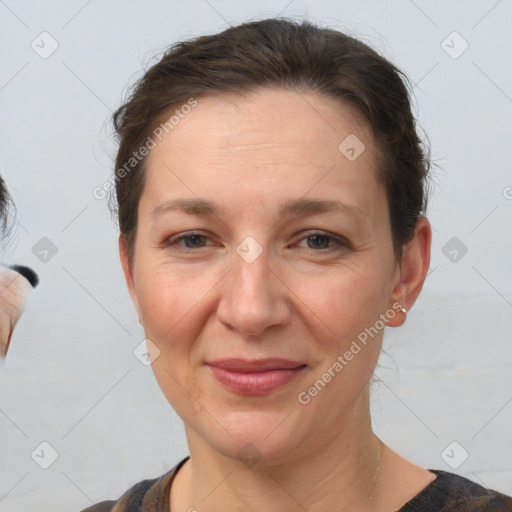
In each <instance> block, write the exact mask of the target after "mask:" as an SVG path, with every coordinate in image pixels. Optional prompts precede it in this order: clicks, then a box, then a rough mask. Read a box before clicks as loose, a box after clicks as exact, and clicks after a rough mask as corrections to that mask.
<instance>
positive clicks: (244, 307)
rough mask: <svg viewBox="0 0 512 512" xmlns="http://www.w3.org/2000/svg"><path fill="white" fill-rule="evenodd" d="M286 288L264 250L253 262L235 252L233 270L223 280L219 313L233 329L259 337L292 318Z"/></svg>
mask: <svg viewBox="0 0 512 512" xmlns="http://www.w3.org/2000/svg"><path fill="white" fill-rule="evenodd" d="M287 290H288V289H287V287H286V286H285V285H284V284H283V282H282V280H281V279H280V278H279V276H278V275H277V273H276V272H274V271H273V270H272V269H271V268H270V266H269V261H268V259H267V257H266V254H265V252H263V253H262V254H261V255H260V256H259V257H258V258H257V259H256V260H254V261H252V262H248V261H246V260H244V258H242V257H240V256H239V255H238V254H236V253H235V254H234V256H233V269H232V270H231V272H229V274H228V275H227V276H226V279H225V280H223V288H222V297H221V299H220V301H219V305H218V308H217V316H218V318H219V320H220V321H221V322H222V323H223V324H224V325H225V326H227V327H228V328H229V329H231V330H236V331H238V332H239V333H240V334H242V335H244V336H260V335H262V334H263V333H264V332H265V330H266V329H268V328H270V327H275V326H283V325H286V324H287V323H288V322H289V321H290V319H291V310H290V306H289V301H288V300H287Z"/></svg>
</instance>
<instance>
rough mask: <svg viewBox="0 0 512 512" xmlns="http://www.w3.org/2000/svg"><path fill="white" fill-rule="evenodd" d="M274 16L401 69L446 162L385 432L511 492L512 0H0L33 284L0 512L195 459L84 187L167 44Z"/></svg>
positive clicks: (415, 452)
mask: <svg viewBox="0 0 512 512" xmlns="http://www.w3.org/2000/svg"><path fill="white" fill-rule="evenodd" d="M278 13H280V14H281V15H286V16H290V17H308V18H311V19H312V20H314V21H317V22H319V23H322V24H324V25H330V26H332V27H335V28H340V29H344V30H347V31H349V32H350V33H352V34H354V35H356V36H359V37H360V38H362V39H363V40H364V41H365V42H367V43H369V44H371V45H372V46H374V47H376V48H377V49H378V50H380V51H381V52H383V53H384V55H386V56H387V57H389V58H390V59H392V60H393V61H394V62H395V63H396V64H397V65H398V66H400V67H401V68H403V69H404V71H405V72H406V73H407V74H408V75H409V77H410V78H411V80H412V81H413V82H414V83H415V84H416V87H415V94H416V98H417V112H418V117H419V119H420V122H421V123H422V125H423V126H424V128H425V130H426V131H427V133H428V134H429V137H430V140H431V143H432V149H433V157H434V159H435V160H436V161H437V163H438V164H439V165H440V166H441V169H440V170H436V176H437V178H436V188H435V192H434V196H433V199H432V201H431V206H430V211H429V217H430V219H431V222H432V224H433V227H434V240H433V248H432V264H431V273H430V274H429V277H428V279H427V281H426V284H425V288H424V290H423V292H422V295H421V296H420V299H419V300H418V302H417V303H416V305H415V307H414V308H413V309H412V311H411V312H410V313H409V316H408V320H407V323H406V324H405V326H404V327H401V328H399V329H391V330H388V331H387V332H386V336H385V347H386V353H387V355H384V356H383V357H382V359H381V362H380V368H379V369H378V370H377V374H378V376H379V377H380V379H381V382H380V383H379V384H376V385H375V387H374V394H373V404H372V405H373V410H374V422H375V427H376V430H377V432H378V434H379V435H380V436H381V437H382V439H383V440H384V441H385V442H387V443H388V444H389V445H391V446H392V447H393V448H395V449H396V450H398V451H399V452H400V453H402V454H403V455H404V456H406V457H409V458H410V459H412V460H413V461H415V462H416V463H418V464H421V465H424V466H426V467H430V468H439V469H444V470H448V471H455V472H458V473H460V474H462V475H465V476H467V477H469V478H470V479H472V480H475V481H477V482H480V483H483V484H484V485H486V486H488V487H493V488H495V489H498V490H501V491H502V492H505V493H509V494H512V457H511V455H512V442H511V436H510V431H511V428H510V425H511V420H512V403H511V402H512V385H511V384H512V371H511V370H512V346H511V340H512V314H511V313H512V310H511V308H512V266H511V264H510V262H511V254H512V236H511V235H512V223H511V220H512V188H511V187H512V172H511V164H510V162H511V161H512V144H511V142H512V141H511V140H510V134H511V128H512V51H511V50H512V32H511V31H510V26H511V21H512V3H511V1H510V0H508V1H507V0H502V1H495V0H489V1H487V0H485V1H484V0H482V1H468V0H464V1H450V2H446V1H424V0H423V1H420V0H415V1H414V2H413V1H412V0H410V1H407V0H401V1H389V0H388V1H386V2H377V1H359V2H356V1H340V0H333V1H329V0H315V1H313V0H309V1H306V0H295V1H292V2H290V1H289V0H271V1H270V0H263V1H262V0H258V1H254V0H251V1H245V2H235V1H234V0H208V1H206V0H189V1H187V2H185V1H178V0H173V1H165V2H164V1H157V0H145V1H142V0H140V1H133V0H122V1H121V0H110V1H100V0H92V1H89V2H88V1H86V0H73V1H69V0H67V1H28V0H27V1H23V0H5V2H4V1H2V2H0V116H1V117H0V172H1V174H2V175H3V176H4V177H5V178H6V180H7V182H8V185H9V187H10V190H11V192H12V193H13V196H14V198H15V201H16V204H17V206H18V211H19V216H18V220H19V226H18V229H17V232H16V235H15V237H14V240H13V241H12V242H11V244H10V245H9V246H8V247H7V248H5V249H4V260H7V261H17V262H19V263H24V264H28V265H31V266H33V267H34V268H35V269H36V270H37V272H38V273H39V274H40V276H41V281H42V282H41V285H40V288H39V289H37V291H36V292H35V293H34V294H33V296H32V297H31V300H30V302H29V304H28V307H27V310H26V313H25V315H24V317H23V318H22V320H21V322H20V324H19V326H18V328H17V331H16V333H15V335H14V337H13V340H12V348H11V350H10V353H9V355H8V358H7V360H6V361H5V363H4V364H3V365H1V366H0V511H9V512H18V511H20V512H21V511H26V510H31V509H34V508H35V506H36V505H40V507H39V508H43V509H44V508H45V509H47V510H48V509H49V506H50V505H51V509H52V510H54V511H55V512H61V511H62V512H64V511H70V510H76V509H80V508H82V507H85V506H87V505H89V504H90V503H91V501H92V502H96V501H98V500H101V499H106V498H116V497H118V496H119V495H120V494H121V493H122V492H123V491H124V490H126V489H127V488H128V487H129V486H130V485H132V484H133V483H135V482H136V481H139V480H141V479H143V478H149V477H155V476H158V475H160V474H162V473H163V472H164V471H166V470H168V469H169V468H170V467H172V466H173V465H174V464H175V463H177V462H178V461H179V460H180V459H181V458H182V457H184V456H185V455H187V454H188V450H187V446H186V443H185V438H184V432H183V427H182V423H181V420H180V419H179V417H178V416H177V415H176V414H175V413H174V412H173V411H172V410H171V408H170V406H169V405H168V404H167V402H166V400H165V398H164V397H163V395H162V394H161V392H160V390H159V389H158V387H157V385H156V383H155V381H154V378H153V376H152V373H151V369H150V368H147V367H144V366H143V365H142V364H141V363H139V361H138V360H137V359H136V358H135V357H134V355H133V353H132V351H133V349H134V348H135V347H136V346H137V345H138V344H139V343H140V341H141V340H142V339H143V337H144V336H143V331H142V329H141V327H140V325H139V324H138V322H137V319H136V316H135V313H134V310H133V308H132V305H131V303H130V301H129V296H128V293H127V292H126V290H125V285H124V282H123V278H122V273H121V267H120V265H119V263H118V255H117V245H116V229H115V226H114V225H113V223H112V222H111V220H110V217H109V214H108V212H107V209H106V205H105V201H99V200H97V199H95V198H94V197H93V193H92V191H93V189H94V188H95V187H97V186H99V185H101V184H102V183H104V182H105V180H107V179H108V177H109V176H110V172H111V168H112V161H111V157H112V155H113V151H114V145H113V141H112V139H111V135H110V131H109V124H108V123H109V121H108V117H109V115H110V113H111V110H113V109H115V108H116V107H117V106H118V105H119V104H120V102H121V100H122V97H123V96H122V94H123V92H124V91H125V90H126V87H127V84H128V83H131V82H132V81H133V80H134V79H135V78H137V77H138V76H140V73H141V69H142V68H143V66H145V65H147V64H148V63H149V62H151V58H152V57H154V56H155V55H157V54H158V51H160V50H162V49H163V48H164V47H165V46H166V45H168V44H170V43H171V42H174V41H177V40H182V39H186V38H189V37H192V36H195V35H199V34H203V33H213V32H216V31H218V30H220V29H223V28H225V27H227V23H228V22H229V23H230V24H236V23H238V22H241V21H245V20H248V19H258V18H263V17H267V16H272V15H276V14H278ZM43 31H47V32H48V33H49V34H51V37H52V38H54V39H55V40H56V41H57V43H58V48H57V49H56V51H55V52H54V53H53V54H52V55H50V56H49V57H48V58H46V59H43V58H42V57H41V56H40V55H39V54H38V53H37V52H36V51H34V49H33V48H32V47H31V43H32V41H35V42H34V46H35V45H38V46H36V48H37V50H38V51H39V52H40V53H44V52H45V51H46V52H49V51H50V50H51V49H52V46H51V45H52V44H54V43H52V41H51V40H50V39H49V38H48V36H41V37H43V38H44V37H47V39H44V40H43V41H41V37H38V36H39V34H40V33H41V32H43ZM454 31H456V32H458V33H459V34H460V36H457V35H455V36H454V35H451V36H450V37H448V36H449V35H450V34H452V32H454ZM447 37H448V39H446V38H447ZM461 38H463V39H461ZM444 40H446V42H445V43H444V45H443V43H442V42H443V41H444ZM464 40H465V41H467V44H469V47H468V48H467V50H466V51H465V52H464V53H462V54H461V55H460V56H458V57H457V58H453V57H456V56H457V54H458V53H459V52H460V51H461V50H462V49H463V48H464V45H465V43H464ZM443 46H444V48H443ZM445 50H447V51H445ZM447 52H448V53H447ZM450 53H451V56H450ZM43 237H47V238H48V239H49V240H51V242H52V243H53V244H54V245H55V247H56V249H57V253H56V254H55V255H54V256H53V257H51V258H49V260H48V261H47V262H44V261H40V259H39V258H38V257H36V255H35V254H34V253H33V248H34V246H36V247H39V246H38V245H37V244H44V243H47V242H41V239H42V238H43ZM453 237H455V241H452V242H449V241H450V240H451V239H452V238H453ZM451 243H454V244H455V245H454V246H453V247H452V246H451V245H448V246H447V245H446V244H451ZM462 244H463V245H464V246H465V247H466V248H467V253H466V254H465V255H464V256H461V254H462V253H461V251H460V247H462ZM454 248H455V250H456V251H458V254H459V259H458V261H455V262H454V261H452V260H451V259H450V258H453V255H454V254H455V253H453V252H452V253H451V254H450V251H453V250H454ZM36 252H37V251H36ZM453 441H456V442H457V443H459V444H458V445H456V446H455V448H454V449H453V451H452V448H453V446H452V447H450V448H449V449H448V451H447V452H445V453H447V454H448V457H446V456H445V457H444V459H443V457H442V456H441V453H442V452H443V450H445V448H446V447H447V446H449V445H450V443H452V442H453ZM41 442H47V443H49V444H50V445H51V446H52V447H53V449H54V450H56V451H57V452H58V458H57V460H55V462H54V463H53V464H51V465H50V467H49V468H48V469H42V468H41V467H40V466H39V465H38V464H37V463H36V462H35V461H34V460H33V459H32V458H31V453H32V452H33V451H34V450H36V452H35V453H36V454H40V456H39V458H38V457H36V455H34V458H35V459H38V462H39V463H41V464H44V463H45V462H46V463H49V462H51V449H50V448H48V447H47V446H46V447H44V446H43V448H38V447H39V446H40V443H41ZM41 449H42V450H43V452H41ZM462 450H465V451H467V452H468V454H469V458H468V459H467V460H466V461H465V462H463V463H462V464H461V465H460V467H458V468H456V469H453V467H450V465H448V464H447V462H446V461H450V463H451V464H452V466H454V465H455V463H456V462H460V461H461V460H462V456H463V455H464V452H463V451H462ZM41 453H43V454H44V456H43V455H41ZM450 457H451V458H450ZM43 459H44V460H43ZM2 497H3V499H2ZM41 505H42V506H41Z"/></svg>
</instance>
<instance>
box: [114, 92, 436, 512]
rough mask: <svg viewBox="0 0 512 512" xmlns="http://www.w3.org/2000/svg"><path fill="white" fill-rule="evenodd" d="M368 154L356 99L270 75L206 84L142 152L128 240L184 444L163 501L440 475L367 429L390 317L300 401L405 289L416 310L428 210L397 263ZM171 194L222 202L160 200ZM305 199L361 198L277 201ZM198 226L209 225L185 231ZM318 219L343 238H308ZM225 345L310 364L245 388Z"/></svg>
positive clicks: (394, 499)
mask: <svg viewBox="0 0 512 512" xmlns="http://www.w3.org/2000/svg"><path fill="white" fill-rule="evenodd" d="M349 134H355V135H356V136H357V137H358V138H359V139H360V140H361V141H362V142H363V143H364V144H365V147H366V149H365V150H364V151H363V152H362V153H361V155H360V156H359V157H358V158H356V159H355V160H354V161H349V160H348V159H347V158H346V157H345V156H344V155H343V154H342V153H341V152H340V151H339V150H338V145H339V144H340V142H342V141H343V140H344V139H345V138H346V137H347V136H348V135H349ZM376 166H377V159H376V150H375V144H374V141H373V139H372V135H371V132H370V130H369V129H368V127H367V126H365V124H364V123H363V122H362V120H361V119H360V118H359V116H358V114H357V112H355V111H354V110H353V109H352V108H351V107H349V106H347V105H344V106H341V105H339V104H338V103H334V102H333V101H331V100H329V99H326V98H323V97H320V96H317V95H315V94H312V93H309V94H298V93H295V92H290V91H282V90H271V89H263V90H260V91H258V92H255V93H252V94H249V95H217V96H208V97H202V98H200V99H199V100H198V105H197V106H196V107H195V108H194V109H193V110H192V111H191V112H190V114H188V115H187V117H186V118H185V119H184V120H183V121H181V122H180V124H179V125H177V126H176V127H175V128H174V129H173V130H172V131H171V132H169V134H167V135H166V136H165V137H164V138H163V140H162V141H161V142H159V143H158V144H157V145H156V147H155V148H154V149H153V150H152V151H151V153H150V154H149V156H148V159H147V174H146V184H145V188H144V191H143V194H142V196H141V199H140V203H139V206H138V219H139V224H138V229H137V236H136V241H135V248H134V260H133V264H132V265H130V264H129V261H128V256H127V248H126V245H125V243H124V238H123V237H122V236H121V237H120V241H119V244H120V255H121V262H122V265H123V270H124V273H125V277H126V282H127V285H128V289H129V292H130V295H131V297H132V300H133V302H134V304H135V307H136V309H137V312H138V314H139V317H140V320H141V323H142V324H143V326H144V330H145V333H146V337H147V338H148V339H150V340H151V341H152V344H153V345H150V346H152V347H153V349H151V350H150V351H152V353H153V356H154V357H155V359H154V361H153V364H152V366H153V371H154V373H155V376H156V379H157V381H158V384H159V385H160V387H161V389H162V391H163V393H164V395H165V396H166V398H167V400H168V401H169V403H170V404H171V405H172V407H173V408H174V409H175V410H176V412H177V413H178V414H179V416H180V417H181V418H182V419H183V421H184V424H185V430H186V434H187V440H188V444H189V449H190V454H191V459H190V460H189V461H188V462H187V463H185V465H184V466H183V467H182V468H181V470H180V471H179V472H178V473H177V475H176V477H175V480H174V482H173V485H172V487H171V492H170V507H171V510H173V511H174V510H176V511H182V510H183V511H186V510H189V509H191V507H194V508H195V509H196V510H198V511H200V512H203V511H204V512H208V511H213V510H217V511H218V510H230V511H238V510H244V511H245V510H252V511H266V512H269V511H270V512H272V511H280V512H283V511H285V512H287V511H290V512H291V511H293V512H295V511H297V510H301V509H302V508H301V507H304V508H305V509H306V510H308V512H317V511H318V512H319V511H325V510H336V511H338V510H340V511H341V510H351V511H354V510H355V511H366V510H394V509H398V508H399V507H400V506H402V505H403V504H404V503H406V502H407V501H408V500H410V499H411V498H412V497H413V496H414V495H415V494H417V493H418V492H419V491H420V490H421V489H423V488H424V487H425V486H426V485H427V484H428V483H429V482H430V481H431V480H433V478H435V476H434V475H433V474H432V473H430V472H429V471H427V470H426V469H423V468H420V467H418V466H415V465H413V464H412V463H410V462H408V461H406V460H404V459H402V458H401V457H400V456H399V455H397V454H396V453H394V452H393V451H392V450H391V449H389V448H388V447H386V446H385V445H384V444H383V443H382V442H381V441H380V440H379V439H377V437H376V436H375V435H374V434H373V432H372V427H371V420H370V414H369V382H370V379H371V376H372V373H373V370H374V368H375V365H376V363H377V359H378V356H379V353H380V349H381V342H382V335H383V329H381V330H379V332H378V334H377V335H376V336H374V337H373V338H372V339H371V341H369V342H368V344H367V345H366V346H364V348H363V349H362V350H361V351H360V352H359V353H358V354H357V355H356V356H354V357H353V359H352V360H351V361H349V362H348V364H347V365H346V366H344V368H343V370H342V371H340V372H339V373H337V374H336V377H334V378H332V380H331V381H330V382H329V383H328V384H327V385H326V386H325V388H323V389H322V390H321V392H319V393H318V394H317V395H316V396H315V397H314V398H312V399H311V401H310V402H309V403H308V404H307V405H303V404H301V403H300V402H299V401H298V399H297V397H298V395H299V393H300V392H303V391H307V390H308V388H310V387H311V385H312V384H313V383H314V382H315V381H317V379H319V378H320V377H321V376H322V374H324V373H325V372H326V371H328V369H329V368H330V367H332V365H333V363H334V362H335V361H336V360H337V357H338V356H339V355H343V354H344V353H345V352H346V351H347V350H348V349H349V347H350V345H351V343H352V341H353V340H356V339H357V336H358V334H359V333H361V332H362V331H364V329H365V328H368V327H370V326H373V325H374V324H375V322H376V320H378V319H379V315H381V314H385V313H386V311H389V310H390V309H392V307H393V304H396V303H397V302H398V303H399V304H401V305H403V306H404V307H405V308H406V309H407V310H409V309H410V308H411V307H412V305H413V304H414V302H415V300H416V298H417V296H418V294H419V293H420V291H421V288H422V286H423V282H424V280H425V277H426V274H427V270H428V266H429V263H430V244H431V228H430V225H429V223H428V221H427V220H426V219H424V218H420V220H419V221H418V225H417V228H416V232H415V236H414V239H413V240H412V241H411V242H410V243H409V244H408V245H407V246H406V247H405V248H404V249H405V250H404V256H403V260H402V263H401V265H399V264H398V262H397V261H396V259H395V256H394V253H393V247H392V239H391V229H390V225H389V218H388V204H387V199H386V194H385V191H384V189H383V187H382V186H381V184H380V183H379V182H378V181H377V174H376ZM173 199H196V200H197V199H202V200H207V201H211V202H214V203H215V204H216V205H217V206H218V209H219V210H218V212H217V213H216V214H214V215H212V214H210V215H201V214H194V213H193V212H191V213H184V212H182V211H178V210H166V211H165V212H163V213H161V214H159V215H154V214H152V212H153V211H154V210H155V208H157V207H158V206H159V205H161V204H162V203H164V202H166V201H169V200H173ZM297 199H308V200H335V201H340V202H342V203H344V204H346V205H353V206H356V207H357V208H358V209H359V210H360V211H361V212H360V213H359V214H354V213H350V214H347V213H343V212H338V211H334V212H332V211H331V212H316V213H315V212H313V213H312V212H309V213H303V214H290V215H287V216H282V215H280V213H279V210H280V206H281V205H282V204H283V203H285V202H287V201H291V200H297ZM190 231H198V232H199V234H202V235H205V236H204V237H198V238H193V239H190V238H188V239H185V240H181V241H179V240H178V241H177V242H176V238H177V237H179V236H180V235H183V234H185V233H188V232H190ZM311 231H314V232H316V233H319V234H320V235H325V234H330V235H331V236H333V237H335V238H336V237H338V238H340V239H342V240H343V239H344V240H345V241H346V242H345V244H344V245H343V244H341V245H337V244H336V241H335V240H333V239H330V238H324V237H322V236H321V237H320V238H317V239H314V240H315V241H316V242H320V243H319V244H317V245H315V243H314V242H313V240H312V239H309V238H308V236H311ZM188 234H190V233H188ZM248 236H251V237H253V238H254V239H255V240H256V241H257V243H258V244H259V246H260V247H261V249H262V253H261V254H260V255H259V256H258V257H257V258H256V259H255V260H254V261H253V262H251V263H248V262H247V261H246V260H244V259H243V258H242V257H241V256H240V255H239V254H237V252H236V248H237V246H239V244H240V243H241V242H242V241H243V240H244V239H245V238H246V237H248ZM169 239H171V240H170V241H171V242H176V243H175V244H174V245H169V244H167V245H166V240H167V241H168V240H169ZM187 244H188V245H189V247H188V248H187ZM318 245H320V246H321V248H318ZM324 247H328V249H326V248H324ZM405 318H406V315H405V314H404V313H403V312H399V313H396V314H395V315H394V317H393V318H390V319H389V320H388V321H387V325H388V326H390V327H396V326H399V325H401V324H402V323H403V322H404V321H405ZM229 357H240V358H244V359H259V358H268V357H283V358H287V359H293V360H295V361H300V362H302V363H304V364H307V368H306V370H305V371H303V372H302V374H301V375H300V376H299V377H298V378H296V379H295V380H294V381H292V382H291V383H290V384H288V385H287V386H285V387H284V388H282V389H280V390H278V391H276V392H274V393H272V394H270V395H267V396H263V397H247V396H246V397H242V396H239V395H237V394H235V393H233V392H231V391H229V390H227V389H226V388H224V387H223V386H222V385H221V384H220V383H219V382H218V381H217V380H216V379H215V378H214V377H213V375H212V373H211V369H210V368H209V367H208V366H206V365H205V362H206V361H213V360H216V359H221V358H229ZM247 443H250V444H251V446H252V449H253V450H255V451H256V453H258V456H259V457H261V458H260V459H259V460H258V461H257V463H256V464H255V465H253V466H246V465H245V464H244V462H243V461H242V460H241V457H240V455H239V453H238V452H239V450H240V449H241V448H242V447H243V446H244V445H246V444H247ZM370 496H371V498H372V499H371V500H370V499H369V498H370Z"/></svg>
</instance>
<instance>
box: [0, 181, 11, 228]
mask: <svg viewBox="0 0 512 512" xmlns="http://www.w3.org/2000/svg"><path fill="white" fill-rule="evenodd" d="M12 210H14V203H13V202H12V199H11V196H10V194H9V191H8V190H7V187H6V186H5V181H4V180H3V178H2V177H1V176H0V234H1V235H2V236H5V235H6V234H7V233H8V231H9V227H10V224H9V215H10V214H11V211H12Z"/></svg>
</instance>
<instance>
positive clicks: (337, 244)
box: [164, 231, 350, 253]
mask: <svg viewBox="0 0 512 512" xmlns="http://www.w3.org/2000/svg"><path fill="white" fill-rule="evenodd" d="M193 236H201V237H204V238H209V237H208V236H207V235H204V234H202V233H198V232H194V231H192V232H189V233H185V234H183V235H179V236H178V237H176V238H173V237H171V238H169V239H167V240H166V241H165V242H164V245H165V247H172V248H175V249H177V250H179V251H181V252H184V253H190V252H194V251H195V250H196V249H202V248H203V247H205V246H201V247H196V248H191V247H182V246H181V247H180V246H179V244H180V242H183V241H185V240H186V239H189V238H191V237H193ZM314 236H320V237H325V238H328V239H329V241H332V242H334V243H332V244H331V245H329V246H328V247H325V248H321V249H313V248H311V247H306V249H310V250H311V251H313V252H318V253H320V252H332V251H336V250H340V249H341V248H348V247H350V244H349V243H348V242H347V241H346V240H345V239H343V238H339V237H335V236H333V235H330V234H328V233H324V232H321V231H311V232H308V233H307V234H306V235H305V236H303V237H302V238H301V239H300V240H299V241H302V240H307V239H308V238H311V237H314Z"/></svg>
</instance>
